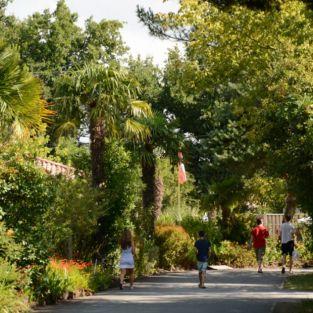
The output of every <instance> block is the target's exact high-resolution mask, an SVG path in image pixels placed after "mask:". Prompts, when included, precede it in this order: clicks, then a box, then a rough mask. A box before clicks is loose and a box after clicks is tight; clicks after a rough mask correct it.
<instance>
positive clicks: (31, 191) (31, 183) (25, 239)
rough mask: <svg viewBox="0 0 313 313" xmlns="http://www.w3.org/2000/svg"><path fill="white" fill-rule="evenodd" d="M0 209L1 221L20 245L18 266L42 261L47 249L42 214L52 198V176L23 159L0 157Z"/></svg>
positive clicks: (53, 188)
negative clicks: (20, 254) (10, 159)
mask: <svg viewBox="0 0 313 313" xmlns="http://www.w3.org/2000/svg"><path fill="white" fill-rule="evenodd" d="M0 162H1V163H0V169H1V170H0V208H1V210H3V212H4V217H3V220H4V221H5V223H6V226H7V227H8V228H12V229H13V231H14V236H15V239H16V240H17V242H19V243H21V244H22V245H23V254H22V257H21V258H20V260H19V263H20V264H21V265H26V264H29V263H32V262H42V261H44V260H45V259H46V257H47V254H48V249H51V248H53V247H52V246H51V244H52V243H51V242H47V241H46V235H47V229H46V227H45V218H44V213H45V212H46V210H47V208H48V207H49V206H51V204H52V203H53V201H54V197H55V190H56V184H55V179H53V178H51V177H49V176H47V175H46V174H45V173H43V171H41V170H39V169H37V168H36V167H35V166H34V165H33V164H32V163H30V162H27V161H22V160H20V161H17V160H12V161H8V162H5V161H2V160H0Z"/></svg>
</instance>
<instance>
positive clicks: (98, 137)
mask: <svg viewBox="0 0 313 313" xmlns="http://www.w3.org/2000/svg"><path fill="white" fill-rule="evenodd" d="M90 113H92V108H91V112H90ZM89 133H90V154H91V173H92V186H93V187H96V188H97V187H100V186H101V185H102V184H104V182H105V168H104V159H103V153H104V149H105V143H104V135H105V132H104V122H103V119H102V118H99V117H98V118H95V117H93V116H92V114H90V124H89Z"/></svg>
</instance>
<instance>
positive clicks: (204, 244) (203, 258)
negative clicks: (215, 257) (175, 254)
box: [195, 230, 211, 288]
mask: <svg viewBox="0 0 313 313" xmlns="http://www.w3.org/2000/svg"><path fill="white" fill-rule="evenodd" d="M204 236H205V233H204V231H202V230H201V231H199V239H198V240H197V241H196V242H195V248H196V249H197V260H198V270H199V282H200V283H199V288H205V286H204V281H205V273H206V269H207V267H208V258H209V251H210V247H211V244H210V243H209V241H208V240H206V239H205V238H204Z"/></svg>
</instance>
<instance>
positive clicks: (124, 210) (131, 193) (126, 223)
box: [90, 141, 141, 266]
mask: <svg viewBox="0 0 313 313" xmlns="http://www.w3.org/2000/svg"><path fill="white" fill-rule="evenodd" d="M103 157H104V166H105V168H106V171H107V176H106V185H105V187H104V188H102V189H101V198H100V201H101V202H100V206H101V208H102V216H101V217H100V218H99V219H98V225H97V226H98V227H97V228H96V230H95V234H94V236H93V238H92V241H91V242H90V247H91V248H92V250H91V251H90V252H91V253H93V254H94V255H95V256H97V257H98V258H103V256H105V257H106V259H107V262H106V264H107V265H109V264H110V266H111V265H112V263H113V262H114V260H116V255H115V251H116V249H117V244H118V242H119V239H120V236H121V233H122V231H123V229H124V228H125V227H129V228H132V227H133V226H134V223H136V220H137V218H139V217H138V215H137V213H136V212H137V210H138V206H139V203H140V191H141V182H140V176H139V169H138V164H136V162H135V161H134V160H132V158H131V154H130V152H128V151H127V150H126V149H125V147H124V146H123V144H122V142H121V141H110V142H107V143H106V153H105V155H104V156H103ZM112 253H113V255H112V258H111V254H112Z"/></svg>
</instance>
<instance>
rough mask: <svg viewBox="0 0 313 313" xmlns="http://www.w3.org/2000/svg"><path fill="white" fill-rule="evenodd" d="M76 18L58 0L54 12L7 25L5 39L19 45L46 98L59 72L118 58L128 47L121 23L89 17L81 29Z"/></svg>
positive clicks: (64, 4)
mask: <svg viewBox="0 0 313 313" xmlns="http://www.w3.org/2000/svg"><path fill="white" fill-rule="evenodd" d="M77 20H78V15H77V14H76V13H73V12H71V11H70V9H69V8H68V6H67V4H66V2H65V0H59V1H58V3H57V7H56V9H55V10H54V11H53V12H51V11H49V10H48V9H47V10H45V11H44V12H42V13H39V12H37V13H34V14H33V15H32V16H30V17H28V18H27V19H25V20H22V21H15V22H14V23H13V22H12V23H11V24H10V23H9V24H8V25H7V29H6V35H5V36H6V38H7V39H8V40H10V42H12V43H14V44H16V45H17V46H18V47H19V50H20V53H21V58H22V60H23V61H24V62H25V63H26V64H27V65H28V66H29V67H30V69H31V71H32V72H33V73H34V74H35V75H36V76H38V77H40V78H41V79H42V80H43V82H44V83H45V86H46V90H45V93H46V96H47V97H48V98H49V97H51V96H53V95H52V94H51V88H52V87H53V85H54V81H55V80H56V79H57V77H58V76H59V75H61V74H62V73H64V72H66V71H67V70H69V69H72V68H75V67H80V66H83V64H84V63H85V62H90V61H94V62H102V63H104V64H107V63H110V62H114V61H117V60H118V59H119V58H120V56H122V55H123V54H124V52H125V51H126V50H127V49H126V47H125V45H124V43H123V41H122V37H121V34H120V29H121V28H122V23H121V22H118V21H111V20H101V21H100V22H95V21H94V20H93V19H92V18H89V19H88V20H87V21H86V24H85V28H84V29H82V28H80V27H79V26H78V25H77ZM116 63H117V62H116Z"/></svg>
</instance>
